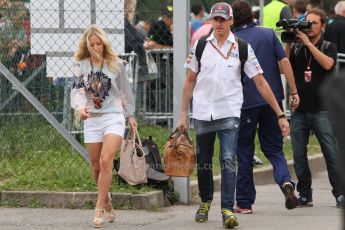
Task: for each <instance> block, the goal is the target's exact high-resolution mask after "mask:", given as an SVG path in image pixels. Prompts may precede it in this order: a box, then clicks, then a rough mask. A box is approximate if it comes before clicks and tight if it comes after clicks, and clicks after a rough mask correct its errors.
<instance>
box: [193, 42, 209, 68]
mask: <svg viewBox="0 0 345 230" xmlns="http://www.w3.org/2000/svg"><path fill="white" fill-rule="evenodd" d="M208 37H209V35H206V36H203V37H201V38H200V39H199V41H198V44H197V45H196V48H195V57H196V60H197V61H198V73H199V72H200V69H201V56H202V53H203V52H204V49H205V47H206V44H207V40H206V39H207V38H208Z"/></svg>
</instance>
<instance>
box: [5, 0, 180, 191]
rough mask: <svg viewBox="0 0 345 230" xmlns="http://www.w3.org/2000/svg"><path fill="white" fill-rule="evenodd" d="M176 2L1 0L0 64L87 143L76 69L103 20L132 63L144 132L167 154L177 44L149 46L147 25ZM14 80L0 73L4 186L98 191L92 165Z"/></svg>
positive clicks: (130, 70)
mask: <svg viewBox="0 0 345 230" xmlns="http://www.w3.org/2000/svg"><path fill="white" fill-rule="evenodd" d="M171 4H172V3H171V1H138V2H137V1H133V0H97V1H96V0H90V1H83V0H64V1H56V0H31V1H9V0H7V1H6V0H0V62H1V63H2V64H3V65H4V66H5V67H6V69H7V70H8V71H10V72H11V73H12V74H13V76H14V77H15V78H16V79H17V80H19V81H20V83H21V84H22V85H23V86H25V88H26V89H27V90H28V91H29V92H30V93H31V94H32V95H33V96H34V97H35V98H36V99H37V100H38V101H39V103H40V104H41V105H43V106H44V108H45V109H46V110H47V111H49V113H50V114H51V115H53V117H54V118H55V119H56V120H57V121H58V122H59V123H60V124H62V126H63V127H64V128H65V129H66V130H67V131H68V132H69V133H70V134H72V135H73V137H72V138H75V139H76V140H77V141H78V142H79V143H81V144H83V124H82V123H81V122H80V121H79V120H78V119H77V118H76V116H74V113H73V110H72V109H71V107H70V89H71V78H70V77H72V72H71V67H72V66H73V64H74V63H75V62H74V59H73V55H74V52H75V50H76V48H77V46H78V44H79V37H80V35H81V34H82V33H83V31H84V29H85V28H86V27H87V26H88V25H90V24H93V23H94V24H98V25H100V26H101V27H103V28H104V29H105V30H106V32H107V33H108V36H109V39H110V41H111V42H112V45H113V47H114V48H115V50H116V52H117V53H118V54H119V56H120V57H121V58H123V59H124V60H126V61H127V65H126V67H125V68H126V72H127V74H128V77H129V80H130V83H131V85H132V87H133V92H134V94H135V97H136V108H137V111H136V117H137V119H138V121H139V132H140V134H141V136H142V138H148V137H149V136H152V137H153V140H154V141H155V142H156V143H157V145H158V146H159V147H160V150H161V152H162V151H163V146H164V144H165V141H166V139H167V137H168V136H169V133H170V131H171V128H172V98H173V95H172V93H173V89H172V69H173V66H172V64H173V62H172V44H171V47H165V48H164V49H150V50H148V49H147V50H145V49H144V43H145V42H148V40H147V33H148V32H149V30H148V29H147V28H149V27H147V25H150V24H152V23H153V22H154V21H156V20H158V18H159V17H160V16H161V15H162V14H161V12H162V9H167V6H171ZM169 9H170V10H172V7H171V8H169ZM169 9H168V11H169ZM136 15H139V17H140V19H139V18H138V16H136ZM139 21H140V23H139ZM146 24H147V25H146ZM135 25H137V28H135ZM140 25H143V26H142V28H141V30H140V28H139V27H140ZM165 29H166V28H165ZM168 29H169V33H170V28H168ZM139 31H141V32H139ZM166 32H167V31H156V33H158V34H159V33H166ZM151 33H152V31H151ZM8 77H11V76H8V75H6V77H5V76H4V75H3V74H0V85H1V87H0V127H1V128H0V158H1V161H0V168H1V170H0V190H55V191H59V190H64V191H69V190H70V191H91V190H94V189H95V186H94V185H93V181H92V178H91V170H90V167H89V164H88V162H87V161H85V160H84V159H83V157H82V156H81V155H80V154H79V153H78V152H77V151H76V150H74V149H75V148H73V147H72V146H71V144H70V142H69V141H67V140H66V139H65V138H64V137H63V136H62V135H61V133H60V132H58V131H57V130H56V129H55V128H54V127H53V126H52V125H51V122H49V121H47V119H46V118H45V117H44V116H43V115H42V114H41V113H40V112H39V111H38V110H37V109H36V107H35V106H34V105H33V102H32V101H30V100H28V98H27V97H25V96H24V95H23V92H20V91H19V90H18V89H17V87H15V85H13V83H12V82H11V81H9V79H8Z"/></svg>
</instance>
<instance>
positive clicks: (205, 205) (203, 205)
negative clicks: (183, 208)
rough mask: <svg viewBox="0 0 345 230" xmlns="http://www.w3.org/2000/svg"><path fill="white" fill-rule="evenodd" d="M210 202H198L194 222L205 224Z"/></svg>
mask: <svg viewBox="0 0 345 230" xmlns="http://www.w3.org/2000/svg"><path fill="white" fill-rule="evenodd" d="M210 207H211V201H210V200H209V201H207V202H200V206H199V209H198V211H197V212H196V213H195V221H196V222H200V223H202V222H206V221H207V220H208V212H209V211H210Z"/></svg>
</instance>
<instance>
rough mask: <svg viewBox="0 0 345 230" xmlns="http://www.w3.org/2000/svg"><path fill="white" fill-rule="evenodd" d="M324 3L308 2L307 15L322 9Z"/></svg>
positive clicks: (319, 0)
mask: <svg viewBox="0 0 345 230" xmlns="http://www.w3.org/2000/svg"><path fill="white" fill-rule="evenodd" d="M322 5H323V1H322V0H308V1H307V4H306V6H305V8H306V13H308V12H309V11H310V10H312V9H322Z"/></svg>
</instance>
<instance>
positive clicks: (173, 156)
mask: <svg viewBox="0 0 345 230" xmlns="http://www.w3.org/2000/svg"><path fill="white" fill-rule="evenodd" d="M195 164H196V157H195V151H194V146H193V143H192V141H191V140H190V139H189V137H188V134H187V132H186V131H183V132H181V131H179V130H178V129H176V130H175V131H174V132H173V133H172V134H171V135H170V136H169V138H168V141H167V143H166V145H165V151H164V172H165V174H167V175H168V176H190V175H191V174H192V172H193V170H194V167H195Z"/></svg>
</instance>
